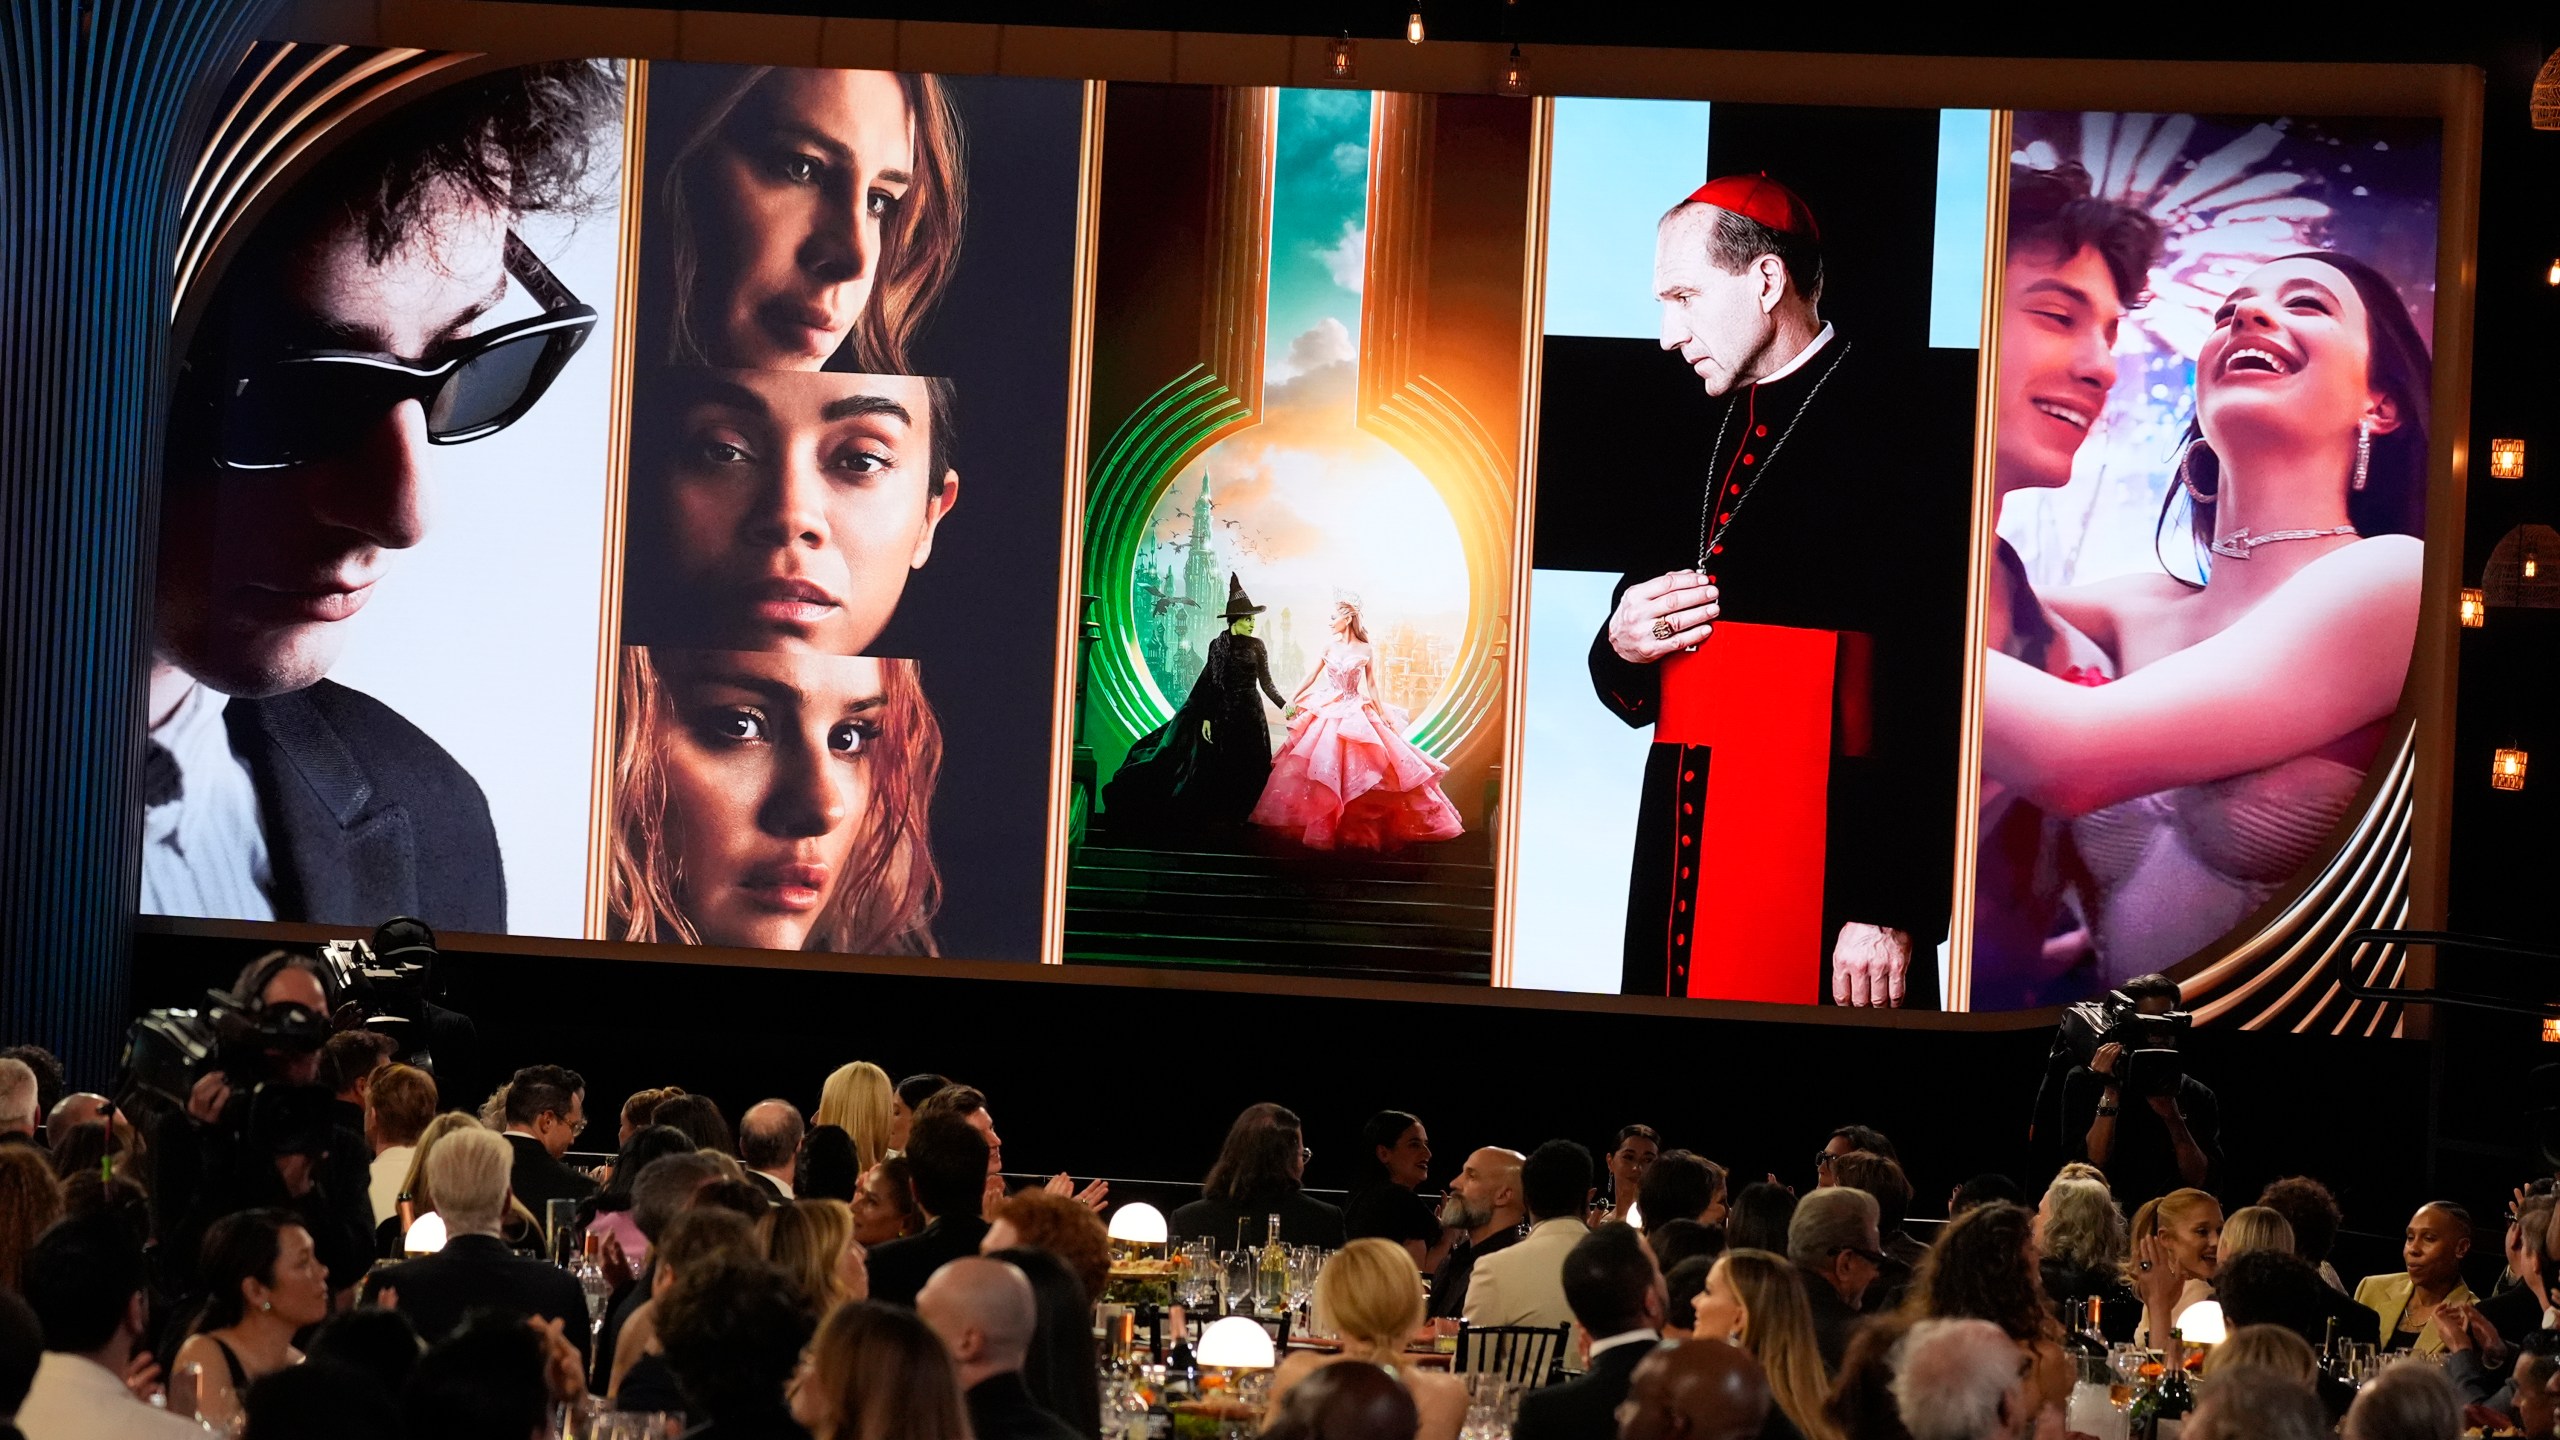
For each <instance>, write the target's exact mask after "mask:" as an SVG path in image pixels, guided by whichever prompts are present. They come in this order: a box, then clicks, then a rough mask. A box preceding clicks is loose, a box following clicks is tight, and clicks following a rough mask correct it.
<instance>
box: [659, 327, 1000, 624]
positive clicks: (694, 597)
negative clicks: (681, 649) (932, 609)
mask: <svg viewBox="0 0 2560 1440" xmlns="http://www.w3.org/2000/svg"><path fill="white" fill-rule="evenodd" d="M931 416H932V411H931V394H930V391H929V390H928V388H927V386H926V384H925V382H924V381H922V380H919V379H917V378H915V377H913V376H907V375H839V374H831V373H830V374H816V375H802V374H790V373H784V372H777V371H751V370H741V371H728V372H703V374H702V378H701V379H700V382H699V383H698V384H696V385H695V386H694V387H693V389H692V390H691V392H690V394H689V396H688V398H687V399H686V400H685V401H684V403H683V405H682V408H681V410H680V411H679V413H678V415H677V417H676V426H677V428H676V432H675V434H676V439H675V443H674V447H673V452H672V453H671V454H669V455H668V456H667V457H666V458H665V472H664V473H665V475H666V494H667V502H668V503H667V506H666V519H667V523H668V527H669V533H668V534H667V535H666V536H665V537H664V540H665V542H666V548H667V551H668V553H669V556H670V558H671V560H672V561H673V564H674V567H675V570H676V572H677V573H676V576H675V579H676V583H677V586H678V589H679V592H680V593H681V594H682V595H683V596H684V604H685V608H686V615H685V621H684V623H685V625H686V627H687V632H688V634H690V635H691V636H693V637H694V638H695V639H696V640H697V641H699V642H700V643H704V644H707V645H712V646H718V647H721V648H727V649H736V650H802V651H814V652H816V653H819V654H826V655H858V654H860V653H862V652H863V651H864V650H866V649H867V648H869V647H870V645H871V642H872V641H874V640H876V639H878V638H879V635H880V631H881V628H882V627H883V626H885V625H887V624H888V623H889V616H890V615H891V613H892V612H894V611H895V610H896V609H897V607H898V599H899V597H900V596H901V595H902V594H904V593H905V591H906V585H907V576H908V574H909V573H910V572H911V571H913V570H916V569H919V568H921V567H922V566H923V565H924V563H925V560H926V558H927V557H928V556H930V555H931V554H932V553H933V536H934V530H935V528H936V527H937V526H939V525H940V524H941V523H942V517H943V516H944V515H945V514H947V513H949V511H950V509H951V506H952V504H953V502H954V501H955V500H957V499H958V498H959V480H958V478H957V477H955V476H944V477H942V480H943V483H942V485H941V488H940V491H939V493H936V490H935V486H934V484H933V481H934V478H935V477H934V476H933V474H932V455H933V437H932V434H931V426H932V418H931Z"/></svg>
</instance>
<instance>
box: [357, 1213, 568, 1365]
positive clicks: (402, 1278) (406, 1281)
mask: <svg viewBox="0 0 2560 1440" xmlns="http://www.w3.org/2000/svg"><path fill="white" fill-rule="evenodd" d="M384 1290H395V1291H398V1292H399V1295H400V1304H399V1309H400V1313H401V1314H403V1315H406V1316H408V1317H409V1323H410V1324H412V1325H415V1326H417V1327H418V1334H419V1335H420V1336H421V1337H422V1338H424V1339H425V1340H426V1342H427V1343H428V1344H430V1345H432V1344H434V1343H436V1342H437V1341H439V1340H442V1339H443V1338H445V1337H446V1336H447V1335H450V1334H452V1333H453V1332H454V1331H455V1330H457V1329H459V1328H461V1326H462V1319H463V1317H464V1316H465V1315H468V1314H469V1313H471V1312H472V1311H474V1310H480V1309H492V1310H504V1311H508V1312H511V1313H513V1314H517V1315H529V1316H533V1317H535V1318H537V1319H543V1320H557V1321H559V1322H560V1331H561V1333H562V1334H563V1335H565V1336H567V1337H568V1338H569V1340H570V1341H571V1343H573V1344H575V1345H576V1346H577V1347H578V1358H579V1360H580V1361H581V1362H583V1361H584V1360H585V1359H586V1355H587V1297H586V1292H585V1291H583V1290H581V1289H579V1288H578V1282H577V1281H576V1280H574V1279H571V1278H570V1276H569V1272H568V1271H566V1270H563V1269H561V1268H560V1267H558V1266H556V1265H551V1264H546V1263H544V1262H543V1261H540V1260H536V1259H533V1258H532V1257H530V1256H526V1255H519V1254H517V1253H516V1252H515V1251H513V1250H510V1249H508V1248H507V1242H505V1241H504V1240H501V1239H499V1238H498V1237H496V1236H495V1235H456V1236H454V1237H453V1238H452V1239H451V1240H449V1241H446V1242H445V1247H444V1249H442V1250H440V1251H438V1252H436V1253H435V1254H433V1255H422V1256H420V1257H419V1258H417V1259H415V1260H404V1261H402V1262H401V1263H399V1264H397V1265H387V1266H384V1267H383V1268H382V1269H380V1270H376V1271H375V1272H373V1277H372V1278H371V1279H369V1280H367V1281H366V1282H365V1290H364V1293H365V1295H366V1297H367V1298H371V1297H373V1296H375V1295H378V1294H380V1293H381V1292H382V1291H384Z"/></svg>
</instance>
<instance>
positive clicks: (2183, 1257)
mask: <svg viewBox="0 0 2560 1440" xmlns="http://www.w3.org/2000/svg"><path fill="white" fill-rule="evenodd" d="M2221 1265H2222V1202H2221V1201H2219V1200H2216V1199H2214V1198H2213V1197H2212V1196H2211V1195H2208V1194H2206V1193H2205V1192H2204V1191H2202V1190H2172V1191H2170V1192H2169V1193H2168V1194H2166V1195H2163V1196H2161V1197H2160V1198H2159V1199H2157V1200H2146V1201H2144V1202H2142V1208H2141V1209H2139V1210H2136V1211H2134V1212H2133V1259H2132V1263H2131V1264H2129V1265H2127V1266H2126V1267H2125V1277H2124V1278H2125V1283H2126V1284H2128V1285H2131V1286H2132V1287H2133V1289H2134V1293H2135V1294H2137V1295H2139V1296H2141V1297H2142V1324H2141V1325H2140V1326H2139V1327H2138V1328H2137V1329H2136V1330H2135V1332H2134V1341H2135V1343H2137V1344H2143V1345H2151V1346H2155V1347H2156V1346H2161V1345H2165V1344H2167V1343H2168V1339H2169V1332H2170V1331H2172V1330H2174V1329H2176V1328H2177V1327H2178V1319H2179V1317H2180V1316H2182V1315H2184V1314H2186V1313H2187V1309H2188V1307H2190V1306H2192V1305H2195V1304H2196V1303H2197V1302H2199V1301H2203V1300H2210V1299H2212V1298H2213V1277H2214V1274H2215V1272H2216V1271H2218V1270H2219V1269H2220V1268H2221Z"/></svg>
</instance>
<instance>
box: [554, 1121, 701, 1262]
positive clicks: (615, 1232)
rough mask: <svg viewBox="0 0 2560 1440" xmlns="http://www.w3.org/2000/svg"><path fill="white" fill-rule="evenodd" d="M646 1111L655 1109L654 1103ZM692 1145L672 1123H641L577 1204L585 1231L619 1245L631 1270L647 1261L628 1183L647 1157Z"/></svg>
mask: <svg viewBox="0 0 2560 1440" xmlns="http://www.w3.org/2000/svg"><path fill="white" fill-rule="evenodd" d="M650 1113H652V1114H655V1113H656V1107H655V1106H652V1107H651V1110H650ZM696 1148H699V1147H697V1146H696V1145H695V1144H694V1142H693V1137H691V1136H689V1135H687V1134H685V1133H684V1132H683V1131H682V1130H679V1129H677V1128H676V1127H674V1126H673V1125H658V1124H649V1125H643V1126H641V1127H640V1128H639V1129H637V1130H634V1131H632V1132H631V1134H630V1135H629V1136H628V1137H627V1138H625V1139H624V1140H623V1142H622V1150H621V1153H619V1154H617V1155H615V1156H614V1157H613V1178H611V1179H609V1180H607V1181H606V1182H605V1183H604V1188H603V1189H601V1190H598V1191H597V1192H596V1193H595V1194H594V1195H592V1196H589V1197H588V1199H587V1201H586V1203H585V1204H584V1205H583V1206H581V1207H579V1208H581V1209H582V1210H584V1211H585V1212H586V1221H587V1233H588V1234H590V1235H601V1236H604V1237H605V1238H607V1239H609V1240H611V1241H613V1242H614V1243H615V1244H617V1245H620V1246H621V1247H622V1253H623V1254H624V1255H626V1256H628V1257H630V1260H631V1268H632V1270H633V1272H634V1273H637V1272H638V1271H639V1269H640V1267H641V1266H642V1265H644V1264H646V1263H648V1259H649V1237H648V1236H646V1235H643V1234H641V1233H640V1225H639V1222H638V1221H637V1220H635V1219H634V1218H633V1217H632V1214H631V1187H632V1185H633V1183H634V1182H636V1181H638V1180H639V1178H640V1172H641V1171H643V1170H646V1169H648V1168H649V1162H650V1161H652V1160H655V1159H657V1158H658V1157H660V1156H662V1155H681V1154H683V1153H684V1152H685V1151H687V1150H692V1149H696Z"/></svg>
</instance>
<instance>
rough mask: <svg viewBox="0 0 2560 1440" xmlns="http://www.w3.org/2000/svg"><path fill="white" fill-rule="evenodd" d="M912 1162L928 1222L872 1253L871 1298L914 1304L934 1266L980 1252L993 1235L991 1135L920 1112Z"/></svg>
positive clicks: (912, 1132) (911, 1141)
mask: <svg viewBox="0 0 2560 1440" xmlns="http://www.w3.org/2000/svg"><path fill="white" fill-rule="evenodd" d="M907 1164H908V1166H909V1167H910V1168H911V1169H912V1170H913V1172H914V1175H915V1186H916V1208H917V1209H918V1210H921V1211H922V1212H924V1217H925V1227H924V1229H923V1230H921V1231H919V1232H917V1233H916V1234H913V1235H909V1236H907V1237H905V1238H903V1239H899V1240H892V1241H890V1242H888V1243H887V1244H885V1245H882V1246H879V1247H878V1248H876V1249H874V1250H873V1251H872V1252H871V1255H870V1269H871V1298H872V1299H874V1300H882V1301H886V1302H888V1303H890V1304H893V1305H909V1306H912V1305H914V1304H915V1303H916V1295H917V1293H918V1292H920V1291H922V1290H923V1289H924V1283H925V1282H926V1281H927V1280H930V1279H932V1278H933V1272H934V1271H936V1270H939V1269H941V1268H942V1267H943V1266H944V1265H946V1264H948V1263H950V1262H951V1261H954V1260H958V1259H961V1258H962V1257H964V1256H969V1255H975V1254H977V1253H978V1242H979V1241H981V1240H984V1239H985V1238H987V1222H986V1221H985V1220H984V1219H982V1218H980V1215H979V1211H980V1207H981V1206H982V1204H983V1202H984V1200H985V1197H986V1184H987V1137H986V1136H985V1135H983V1134H981V1133H979V1131H978V1129H977V1127H976V1126H973V1125H971V1124H970V1123H969V1122H968V1121H966V1120H961V1119H957V1118H954V1117H952V1116H949V1115H919V1116H917V1117H916V1122H915V1124H914V1125H913V1126H912V1127H911V1128H910V1129H909V1130H908V1132H907Z"/></svg>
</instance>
